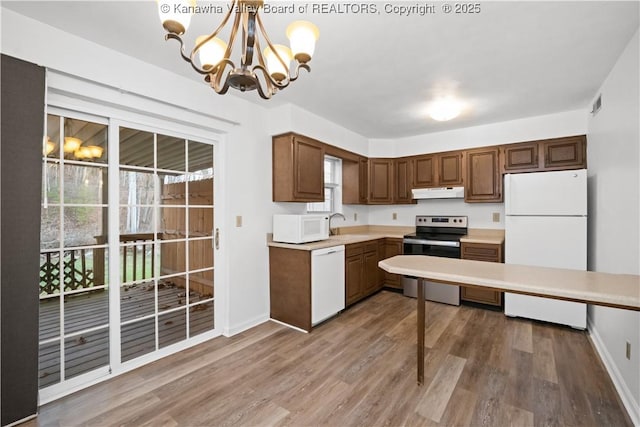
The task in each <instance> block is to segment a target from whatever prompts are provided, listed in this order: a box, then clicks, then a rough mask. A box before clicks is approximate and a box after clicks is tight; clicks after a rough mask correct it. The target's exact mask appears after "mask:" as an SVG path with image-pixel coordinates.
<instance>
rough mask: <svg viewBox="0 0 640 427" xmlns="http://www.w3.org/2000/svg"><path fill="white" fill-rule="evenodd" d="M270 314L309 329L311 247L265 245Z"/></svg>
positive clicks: (277, 318) (290, 323) (273, 317)
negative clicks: (287, 247)
mask: <svg viewBox="0 0 640 427" xmlns="http://www.w3.org/2000/svg"><path fill="white" fill-rule="evenodd" d="M269 296H270V300H271V308H270V314H271V318H272V319H275V320H279V321H280V322H284V323H287V324H289V325H293V326H295V327H297V328H300V329H303V330H305V331H310V330H311V251H303V250H297V249H286V248H277V247H270V248H269Z"/></svg>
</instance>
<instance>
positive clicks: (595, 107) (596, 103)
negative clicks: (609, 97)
mask: <svg viewBox="0 0 640 427" xmlns="http://www.w3.org/2000/svg"><path fill="white" fill-rule="evenodd" d="M601 108H602V94H600V95H598V97H597V98H596V100H595V101H594V102H593V108H592V109H591V115H593V116H595V115H596V114H598V111H600V109H601Z"/></svg>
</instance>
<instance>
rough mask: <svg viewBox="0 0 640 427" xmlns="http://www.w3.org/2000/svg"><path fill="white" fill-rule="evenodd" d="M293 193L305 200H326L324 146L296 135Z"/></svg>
mask: <svg viewBox="0 0 640 427" xmlns="http://www.w3.org/2000/svg"><path fill="white" fill-rule="evenodd" d="M293 147H294V157H293V159H294V165H295V169H294V187H293V195H294V197H295V198H297V199H301V200H302V199H303V200H305V201H318V202H322V201H324V147H323V146H322V145H321V144H318V143H316V142H313V141H310V140H307V139H306V138H302V137H298V136H296V137H295V140H294V146H293Z"/></svg>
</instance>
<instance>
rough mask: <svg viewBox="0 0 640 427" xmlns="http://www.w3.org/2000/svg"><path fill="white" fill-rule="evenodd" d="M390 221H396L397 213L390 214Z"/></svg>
mask: <svg viewBox="0 0 640 427" xmlns="http://www.w3.org/2000/svg"><path fill="white" fill-rule="evenodd" d="M391 219H393V220H396V219H398V214H397V213H395V212H394V213H392V214H391Z"/></svg>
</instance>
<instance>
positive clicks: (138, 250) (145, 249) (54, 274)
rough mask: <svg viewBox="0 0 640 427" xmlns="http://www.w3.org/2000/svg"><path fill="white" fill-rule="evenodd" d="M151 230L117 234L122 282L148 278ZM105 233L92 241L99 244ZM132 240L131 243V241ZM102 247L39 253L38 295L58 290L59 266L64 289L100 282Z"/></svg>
mask: <svg viewBox="0 0 640 427" xmlns="http://www.w3.org/2000/svg"><path fill="white" fill-rule="evenodd" d="M153 239H154V234H153V233H138V234H121V235H120V243H125V244H130V245H123V246H122V247H121V250H122V253H121V257H120V262H121V266H122V270H121V280H122V282H130V281H137V280H144V279H150V278H152V277H153V274H154V268H155V257H154V248H155V243H154V241H153ZM106 241H107V239H106V236H96V244H98V245H103V244H105V243H106ZM131 243H135V244H131ZM105 255H106V248H104V247H100V248H85V249H69V250H64V251H63V252H62V260H60V252H41V253H40V296H41V297H46V296H48V295H54V294H57V293H59V292H60V288H61V283H60V280H61V279H60V269H61V268H63V269H64V271H63V275H62V282H63V286H62V287H63V289H64V290H65V291H67V292H68V291H78V290H83V289H86V290H87V291H90V290H92V288H98V287H100V288H101V287H102V286H104V284H105V283H106V277H107V276H106V270H105Z"/></svg>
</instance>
